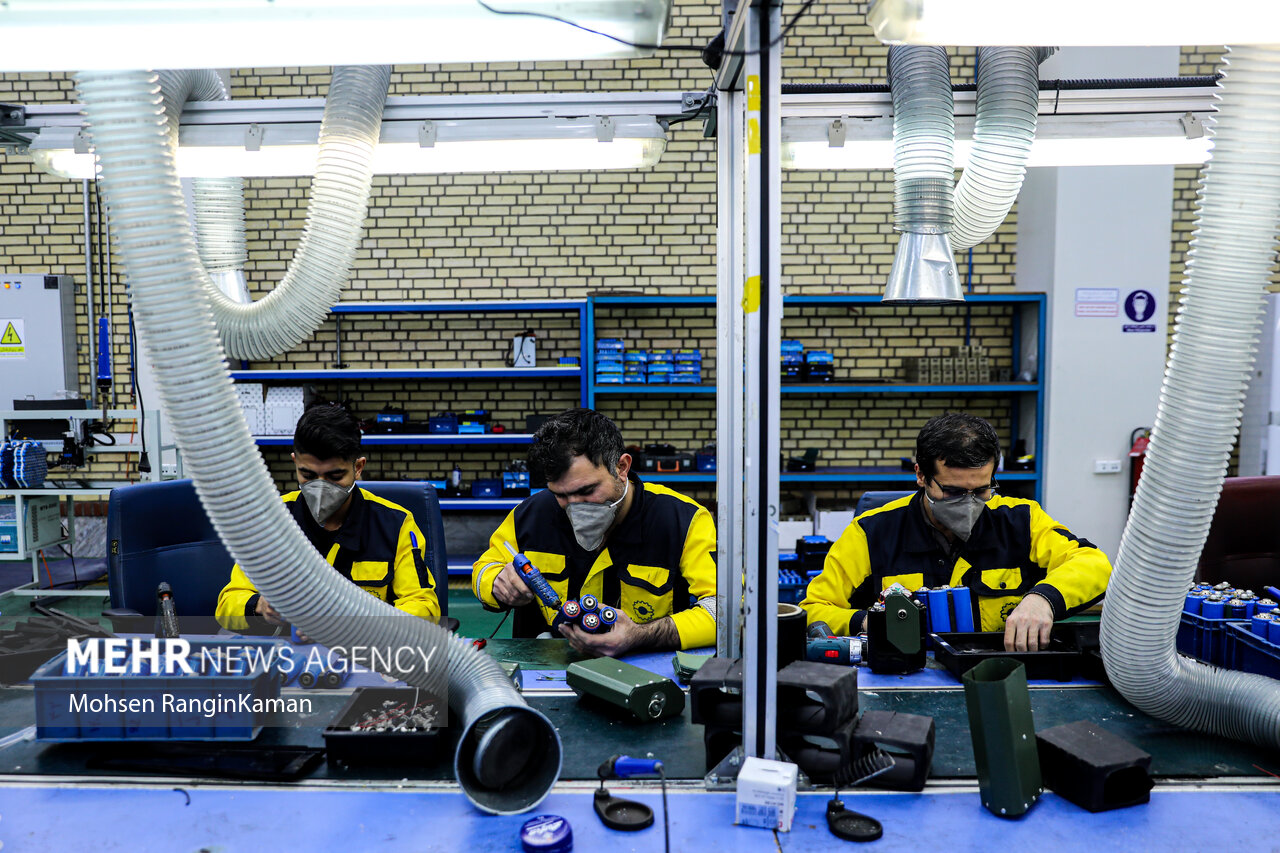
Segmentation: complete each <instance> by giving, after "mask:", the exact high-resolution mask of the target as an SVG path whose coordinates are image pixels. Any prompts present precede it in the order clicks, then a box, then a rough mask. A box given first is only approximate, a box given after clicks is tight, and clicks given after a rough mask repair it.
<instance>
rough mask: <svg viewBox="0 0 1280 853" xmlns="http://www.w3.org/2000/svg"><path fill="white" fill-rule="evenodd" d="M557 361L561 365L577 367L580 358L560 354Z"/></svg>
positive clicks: (579, 363)
mask: <svg viewBox="0 0 1280 853" xmlns="http://www.w3.org/2000/svg"><path fill="white" fill-rule="evenodd" d="M557 363H558V364H559V365H560V366H561V367H579V366H580V365H581V360H580V359H579V358H578V356H576V355H562V356H560V360H559V361H558V362H557Z"/></svg>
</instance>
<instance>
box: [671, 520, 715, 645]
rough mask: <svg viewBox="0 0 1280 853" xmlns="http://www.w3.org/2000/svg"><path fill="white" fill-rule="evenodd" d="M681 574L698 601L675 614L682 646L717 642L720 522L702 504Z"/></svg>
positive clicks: (687, 538) (686, 540)
mask: <svg viewBox="0 0 1280 853" xmlns="http://www.w3.org/2000/svg"><path fill="white" fill-rule="evenodd" d="M680 574H682V575H684V579H685V582H686V583H687V584H688V585H689V594H690V595H691V596H693V598H694V599H695V603H694V605H693V606H692V607H690V608H688V609H687V610H681V611H680V612H679V613H673V614H672V615H671V621H672V622H674V623H675V626H676V631H677V632H678V633H679V634H680V648H682V649H697V648H702V647H704V646H714V645H715V644H716V616H715V613H716V525H715V522H714V521H713V520H712V518H711V513H710V512H708V511H707V510H705V509H703V508H701V507H699V509H698V511H697V512H696V513H694V516H693V520H692V521H691V522H689V530H688V532H686V533H685V537H684V550H683V552H682V553H681V554H680Z"/></svg>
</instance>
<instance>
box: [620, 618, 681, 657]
mask: <svg viewBox="0 0 1280 853" xmlns="http://www.w3.org/2000/svg"><path fill="white" fill-rule="evenodd" d="M636 630H637V634H638V638H639V639H638V640H637V642H636V643H635V644H634V645H633V646H632V647H631V648H632V650H633V651H644V650H646V649H648V650H656V651H667V650H670V649H678V648H680V632H679V631H678V630H677V629H676V623H675V622H674V621H672V619H671V617H670V616H664V617H662V618H661V619H659V620H657V621H656V622H649V623H647V624H645V625H637V626H636Z"/></svg>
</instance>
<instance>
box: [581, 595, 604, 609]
mask: <svg viewBox="0 0 1280 853" xmlns="http://www.w3.org/2000/svg"><path fill="white" fill-rule="evenodd" d="M578 604H579V605H580V606H581V607H582V612H583V613H595V612H596V610H598V609H599V608H600V600H599V599H598V598H596V597H595V596H594V595H584V596H582V598H580V599H578Z"/></svg>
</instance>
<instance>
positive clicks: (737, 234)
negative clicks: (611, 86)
mask: <svg viewBox="0 0 1280 853" xmlns="http://www.w3.org/2000/svg"><path fill="white" fill-rule="evenodd" d="M745 107H746V95H745V93H744V92H743V91H742V89H741V88H740V87H739V88H738V89H736V90H733V91H726V92H721V93H720V96H719V98H718V100H717V106H716V113H717V115H716V165H717V175H716V180H717V186H716V199H717V217H716V246H717V255H718V260H717V269H716V277H717V280H718V281H717V285H716V458H717V463H716V500H717V506H718V507H719V513H718V519H717V530H716V548H717V552H718V553H717V555H716V564H717V583H716V613H717V619H716V654H717V655H719V656H720V657H726V658H739V657H741V656H742V566H743V562H742V541H743V530H742V518H743V515H742V507H743V490H742V487H743V464H744V459H743V450H744V447H745V445H744V439H745V435H744V432H743V430H744V421H745V417H746V412H745V409H744V408H743V407H744V402H745V401H744V398H743V387H742V386H743V381H742V380H743V365H744V363H745V361H744V359H745V355H744V351H743V322H744V315H743V312H742V305H743V294H744V292H745V278H744V276H745V271H746V268H745V266H744V263H743V262H744V260H745V255H744V252H745V249H744V246H743V241H744V238H745V233H744V230H743V228H744V225H745V223H746V220H745V218H744V217H745V210H744V202H745V198H744V190H745V179H746V174H745V171H744V170H745V168H746V163H745V160H746V142H745V135H744V133H743V121H744V119H745Z"/></svg>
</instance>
